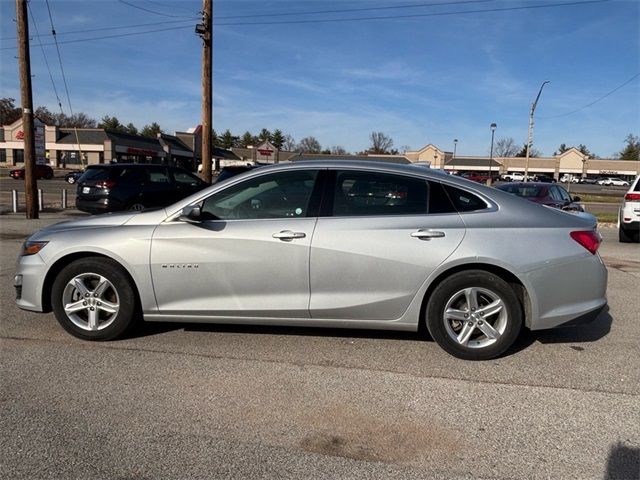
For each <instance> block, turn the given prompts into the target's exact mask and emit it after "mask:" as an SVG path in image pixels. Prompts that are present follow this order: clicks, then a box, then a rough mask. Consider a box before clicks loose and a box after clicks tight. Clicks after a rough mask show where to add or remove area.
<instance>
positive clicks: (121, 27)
mask: <svg viewBox="0 0 640 480" xmlns="http://www.w3.org/2000/svg"><path fill="white" fill-rule="evenodd" d="M199 19H200V16H194V17H193V18H192V19H185V20H165V21H163V22H151V23H137V24H132V25H114V26H111V27H98V28H88V29H85V30H69V31H67V32H56V35H57V36H58V37H60V36H62V35H74V34H77V33H89V32H101V31H105V30H127V29H129V28H138V27H155V26H157V25H175V24H177V23H186V22H193V21H194V20H199ZM51 36H52V35H51V34H50V33H43V34H39V33H38V32H36V35H31V37H32V38H38V37H51ZM1 39H2V40H15V39H16V37H2V38H1Z"/></svg>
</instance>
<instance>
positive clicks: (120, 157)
mask: <svg viewBox="0 0 640 480" xmlns="http://www.w3.org/2000/svg"><path fill="white" fill-rule="evenodd" d="M194 136H195V135H194V134H193V133H188V132H178V134H177V135H175V136H174V135H167V134H164V133H162V134H158V135H157V137H156V138H149V137H143V136H140V135H129V134H126V133H119V132H111V131H107V130H104V129H102V128H62V127H57V126H49V125H45V126H44V148H45V158H46V161H45V163H47V164H49V165H51V166H52V167H60V168H83V167H84V166H86V165H93V164H100V163H112V162H134V163H159V164H171V165H178V166H183V167H185V168H189V169H193V167H194V166H195V164H196V163H197V161H199V160H198V159H197V158H196V157H195V155H194V151H193V149H192V148H191V147H190V146H189V145H188V143H185V141H184V140H187V142H188V141H189V140H190V138H191V137H194ZM22 164H24V132H23V129H22V119H19V120H17V121H16V122H14V123H13V124H11V125H6V126H4V127H0V165H3V166H8V167H12V166H21V165H22Z"/></svg>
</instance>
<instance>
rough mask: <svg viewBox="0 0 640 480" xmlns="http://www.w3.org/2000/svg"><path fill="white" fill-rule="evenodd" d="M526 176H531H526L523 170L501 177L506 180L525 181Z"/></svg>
mask: <svg viewBox="0 0 640 480" xmlns="http://www.w3.org/2000/svg"><path fill="white" fill-rule="evenodd" d="M525 178H529V177H525V174H524V173H522V172H509V173H505V174H504V175H502V176H501V177H500V179H501V180H503V181H505V182H524V179H525Z"/></svg>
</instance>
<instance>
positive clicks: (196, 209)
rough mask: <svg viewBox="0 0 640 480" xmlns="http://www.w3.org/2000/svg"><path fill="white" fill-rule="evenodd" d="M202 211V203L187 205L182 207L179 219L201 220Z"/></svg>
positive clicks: (188, 220) (185, 220)
mask: <svg viewBox="0 0 640 480" xmlns="http://www.w3.org/2000/svg"><path fill="white" fill-rule="evenodd" d="M201 213H202V211H201V210H200V205H187V206H186V207H184V208H183V209H182V213H181V214H180V216H179V217H178V220H180V221H183V222H199V221H200V215H201Z"/></svg>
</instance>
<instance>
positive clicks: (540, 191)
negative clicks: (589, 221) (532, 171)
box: [497, 182, 584, 212]
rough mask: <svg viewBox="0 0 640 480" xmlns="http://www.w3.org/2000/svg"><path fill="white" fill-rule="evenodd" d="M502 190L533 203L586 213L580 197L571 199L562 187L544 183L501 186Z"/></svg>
mask: <svg viewBox="0 0 640 480" xmlns="http://www.w3.org/2000/svg"><path fill="white" fill-rule="evenodd" d="M497 188H499V189H500V190H502V191H504V192H508V193H512V194H514V195H517V196H518V197H522V198H525V199H527V200H529V201H531V202H535V203H540V204H542V205H546V206H548V207H554V208H559V209H561V210H568V211H574V212H584V208H582V205H580V204H579V203H578V202H579V201H580V197H571V195H569V193H568V192H567V191H566V190H565V189H564V188H562V187H561V186H560V185H550V184H548V183H542V182H527V183H512V184H508V185H506V184H505V185H500V186H499V187H497Z"/></svg>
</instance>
